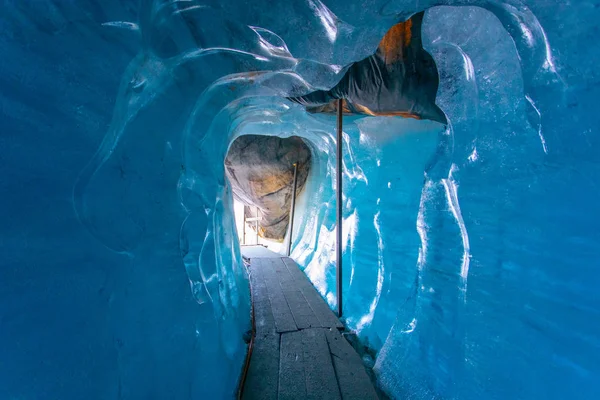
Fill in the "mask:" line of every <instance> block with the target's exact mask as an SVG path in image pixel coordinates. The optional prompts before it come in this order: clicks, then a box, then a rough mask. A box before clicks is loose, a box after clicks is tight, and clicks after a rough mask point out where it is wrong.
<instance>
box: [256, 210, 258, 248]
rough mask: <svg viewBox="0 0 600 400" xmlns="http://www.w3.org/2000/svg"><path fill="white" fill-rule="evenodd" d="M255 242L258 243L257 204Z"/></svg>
mask: <svg viewBox="0 0 600 400" xmlns="http://www.w3.org/2000/svg"><path fill="white" fill-rule="evenodd" d="M256 244H258V206H256Z"/></svg>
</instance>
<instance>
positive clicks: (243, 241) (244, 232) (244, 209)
mask: <svg viewBox="0 0 600 400" xmlns="http://www.w3.org/2000/svg"><path fill="white" fill-rule="evenodd" d="M242 213H243V214H244V225H243V226H242V244H246V206H244V208H243V209H242Z"/></svg>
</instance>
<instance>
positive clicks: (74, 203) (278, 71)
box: [0, 0, 600, 399]
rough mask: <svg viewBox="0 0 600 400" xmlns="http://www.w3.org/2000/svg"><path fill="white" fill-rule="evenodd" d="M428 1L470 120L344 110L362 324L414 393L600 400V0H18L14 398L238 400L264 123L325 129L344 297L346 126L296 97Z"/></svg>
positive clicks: (311, 194) (7, 30)
mask: <svg viewBox="0 0 600 400" xmlns="http://www.w3.org/2000/svg"><path fill="white" fill-rule="evenodd" d="M423 10H426V11H425V15H424V19H423V26H422V41H423V47H424V48H425V50H427V51H428V52H429V54H431V56H432V57H433V60H434V61H435V64H436V66H437V70H438V72H439V88H438V92H437V99H436V104H437V106H438V107H439V108H440V109H441V110H442V111H443V113H444V114H445V117H446V119H447V124H441V123H438V122H433V121H428V120H414V119H404V118H402V117H383V116H364V115H363V116H360V115H359V116H351V117H347V118H345V121H344V123H345V128H344V148H345V153H344V185H345V190H346V191H345V193H344V195H345V197H344V229H345V233H344V238H345V241H344V263H345V265H346V266H347V268H348V271H349V273H346V275H345V277H346V278H347V280H346V282H345V283H344V290H345V296H344V298H345V299H346V301H347V305H345V320H346V323H347V325H348V327H349V328H350V329H352V330H354V331H355V332H356V333H357V334H358V336H359V338H360V339H361V340H362V341H363V343H365V344H367V345H368V346H370V347H371V348H372V349H374V350H375V351H377V357H376V359H375V362H374V371H375V374H376V376H377V379H378V384H379V385H380V386H381V387H382V389H383V390H385V391H386V392H387V393H388V394H389V395H390V396H391V397H393V398H404V397H406V398H415V399H431V398H444V399H446V398H448V399H450V398H456V399H482V398H491V399H506V398H510V399H521V398H523V399H534V398H548V399H564V398H581V399H589V398H598V397H599V396H600V385H599V384H598V382H599V378H600V364H599V363H598V362H597V360H598V359H599V358H600V318H599V315H598V313H599V310H600V297H599V296H598V295H597V288H598V284H599V283H600V282H599V280H600V273H599V271H598V267H599V266H600V262H599V261H600V257H599V256H598V253H597V249H598V248H599V245H600V243H599V242H600V229H599V228H598V222H599V221H600V218H599V217H600V215H599V214H600V209H599V208H598V207H597V204H598V201H599V189H598V186H597V181H598V178H599V177H600V168H599V156H598V154H599V150H600V149H599V139H598V134H597V133H598V132H597V131H598V126H599V122H600V121H599V120H600V116H599V114H598V112H597V104H596V103H597V99H598V96H599V95H600V79H599V74H598V72H597V68H596V64H597V62H598V60H600V57H599V56H600V54H599V53H600V51H599V48H598V45H597V36H598V28H597V21H598V20H599V18H600V3H599V2H598V1H596V0H594V1H578V2H558V1H549V0H538V1H516V0H512V1H511V0H509V1H504V2H501V1H493V0H490V1H483V0H481V1H478V0H473V1H467V0H465V1H437V2H434V1H416V2H412V1H411V2H407V1H402V0H373V1H369V2H364V1H350V2H348V1H344V2H342V1H334V0H330V1H325V2H322V1H320V0H304V1H301V0H298V1H271V0H257V1H202V2H200V1H192V0H189V1H187V0H186V1H184V0H181V1H159V0H155V1H140V2H139V3H138V2H136V1H116V0H106V1H102V2H94V1H78V2H76V3H74V2H67V1H60V0H55V1H46V2H25V1H9V2H4V3H3V11H2V16H1V17H0V43H1V46H2V49H3V56H4V57H3V62H2V63H1V64H0V72H1V73H0V89H1V90H0V110H2V113H1V114H0V118H1V120H0V121H1V124H0V126H1V127H2V133H1V134H0V148H1V149H2V155H1V162H0V172H1V173H0V185H1V186H0V187H1V190H2V198H1V200H0V210H1V211H0V213H1V216H2V217H1V220H2V224H1V225H0V230H1V231H0V232H1V236H0V238H1V240H0V254H2V267H1V268H0V300H1V304H2V306H1V307H0V354H2V362H0V397H1V398H64V399H67V398H99V399H114V398H126V399H148V398H174V399H182V398H194V399H200V398H228V397H232V396H233V394H234V392H235V390H236V384H237V381H238V379H239V374H240V370H241V367H242V363H243V359H244V357H245V351H246V346H245V343H244V340H243V337H244V333H245V332H246V331H247V330H248V329H249V327H250V321H249V317H250V313H249V310H250V304H249V293H248V290H249V289H248V282H247V276H246V273H245V270H244V268H243V266H242V264H241V263H240V255H239V247H238V244H237V237H236V234H235V226H234V221H233V215H232V193H231V189H230V186H229V184H228V182H227V180H226V179H225V173H224V165H223V160H224V158H225V154H226V152H227V149H228V146H229V145H230V143H231V142H232V141H233V140H234V139H235V138H236V137H238V136H240V135H273V136H280V137H290V136H300V137H302V138H303V139H305V140H306V142H307V143H308V144H309V146H310V147H311V152H312V154H313V164H312V167H311V172H310V176H309V177H308V180H307V183H306V187H305V189H304V191H303V194H302V197H301V198H300V199H299V204H298V214H297V217H298V221H297V222H296V223H295V225H294V226H295V231H294V236H293V237H294V242H293V253H292V257H294V258H295V259H296V260H298V262H299V263H300V264H301V265H302V266H303V267H304V268H305V272H306V273H307V275H308V276H309V277H310V279H311V280H312V281H313V283H314V284H315V286H316V287H317V288H318V289H319V291H320V292H321V293H322V295H323V296H324V297H325V298H326V299H327V300H328V301H329V302H330V304H335V302H334V300H335V282H334V276H333V273H334V268H333V265H334V264H333V263H334V259H333V256H334V248H333V243H334V230H335V210H334V207H335V203H334V201H333V200H334V194H333V193H334V192H333V183H334V182H333V180H332V179H333V166H334V158H333V154H334V153H335V152H334V148H335V143H334V126H335V122H334V119H333V116H331V115H327V114H309V113H307V112H306V109H305V107H303V106H302V105H299V104H295V103H293V102H291V101H289V100H288V98H290V97H298V96H304V95H306V94H308V93H311V92H314V91H317V90H323V91H327V90H330V89H331V88H333V87H334V86H335V85H336V84H338V82H339V81H340V80H341V79H342V77H343V75H344V74H345V72H346V70H347V67H348V66H350V65H351V64H352V63H353V62H357V61H360V60H363V59H365V58H366V57H368V56H369V55H371V54H373V52H374V51H375V50H376V48H377V46H378V44H379V42H380V40H381V38H382V37H383V36H384V34H385V33H386V32H387V31H388V29H389V28H390V27H392V26H393V25H394V24H396V23H398V22H400V21H403V20H405V19H407V18H409V17H410V16H411V15H413V14H414V13H416V12H419V11H423Z"/></svg>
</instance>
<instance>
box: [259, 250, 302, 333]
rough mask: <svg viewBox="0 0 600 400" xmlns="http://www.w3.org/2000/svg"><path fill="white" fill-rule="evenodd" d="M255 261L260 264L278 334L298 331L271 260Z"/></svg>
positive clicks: (261, 259)
mask: <svg viewBox="0 0 600 400" xmlns="http://www.w3.org/2000/svg"><path fill="white" fill-rule="evenodd" d="M253 260H254V261H255V262H258V268H261V270H260V274H261V275H262V277H263V278H264V282H265V285H266V287H267V292H268V293H269V301H270V302H271V311H272V313H273V318H274V320H275V326H276V329H277V332H279V333H282V332H292V331H297V330H298V327H297V326H296V322H295V321H294V316H293V314H292V311H291V310H290V307H289V306H288V303H287V300H286V299H285V296H284V294H283V291H282V290H281V285H280V284H279V279H278V278H277V275H276V272H275V270H274V269H273V267H272V266H271V263H270V262H269V260H270V259H266V258H255V259H253Z"/></svg>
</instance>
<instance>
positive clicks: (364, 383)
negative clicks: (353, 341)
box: [325, 329, 378, 400]
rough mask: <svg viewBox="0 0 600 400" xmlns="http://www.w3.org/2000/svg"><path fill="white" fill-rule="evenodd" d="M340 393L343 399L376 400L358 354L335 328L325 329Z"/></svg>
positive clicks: (373, 389) (375, 394)
mask: <svg viewBox="0 0 600 400" xmlns="http://www.w3.org/2000/svg"><path fill="white" fill-rule="evenodd" d="M325 336H326V338H327V343H328V345H329V351H330V352H331V358H332V360H333V366H334V368H335V372H336V376H337V380H338V384H339V389H340V393H341V394H342V398H343V399H344V400H368V399H373V400H377V399H378V397H377V393H376V392H375V388H374V387H373V384H372V382H371V379H370V378H369V375H368V374H367V371H366V370H365V367H364V365H363V363H362V360H361V358H360V356H359V355H358V354H357V353H356V352H355V351H354V349H353V348H352V346H350V343H348V341H347V340H346V339H345V338H344V337H343V336H342V335H341V334H340V332H338V331H337V330H335V329H330V330H326V331H325Z"/></svg>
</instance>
